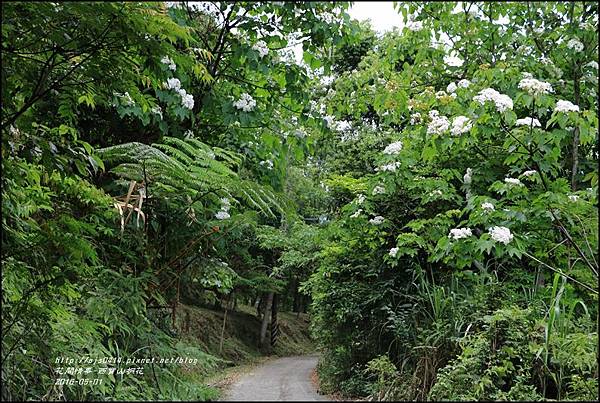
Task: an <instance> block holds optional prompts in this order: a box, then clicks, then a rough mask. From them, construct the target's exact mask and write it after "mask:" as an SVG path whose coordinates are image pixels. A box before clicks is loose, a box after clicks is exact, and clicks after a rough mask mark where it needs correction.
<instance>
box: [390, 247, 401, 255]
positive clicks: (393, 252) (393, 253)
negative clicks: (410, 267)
mask: <svg viewBox="0 0 600 403" xmlns="http://www.w3.org/2000/svg"><path fill="white" fill-rule="evenodd" d="M399 250H400V248H392V249H390V252H389V255H390V256H391V257H396V255H397V254H398V251H399Z"/></svg>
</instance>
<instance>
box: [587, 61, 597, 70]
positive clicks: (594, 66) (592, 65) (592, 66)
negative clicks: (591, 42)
mask: <svg viewBox="0 0 600 403" xmlns="http://www.w3.org/2000/svg"><path fill="white" fill-rule="evenodd" d="M584 67H589V68H590V69H595V70H598V62H597V61H595V60H592V61H591V62H589V63H587V64H586V65H585V66H584Z"/></svg>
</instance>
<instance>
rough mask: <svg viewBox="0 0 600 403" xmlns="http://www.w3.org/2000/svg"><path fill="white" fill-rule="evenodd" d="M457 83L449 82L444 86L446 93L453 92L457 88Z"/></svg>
mask: <svg viewBox="0 0 600 403" xmlns="http://www.w3.org/2000/svg"><path fill="white" fill-rule="evenodd" d="M457 88H458V87H457V85H456V83H454V82H452V83H450V84H448V86H447V87H446V91H448V93H450V94H453V93H454V92H456V89H457Z"/></svg>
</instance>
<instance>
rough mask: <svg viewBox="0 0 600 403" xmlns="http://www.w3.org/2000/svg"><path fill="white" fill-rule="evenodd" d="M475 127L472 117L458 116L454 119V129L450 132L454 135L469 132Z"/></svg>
mask: <svg viewBox="0 0 600 403" xmlns="http://www.w3.org/2000/svg"><path fill="white" fill-rule="evenodd" d="M472 127H473V123H472V122H471V119H469V118H468V117H466V116H457V117H455V118H454V119H453V120H452V129H451V130H450V133H451V134H452V135H453V136H458V135H461V134H463V133H466V132H468V131H469V130H471V128H472Z"/></svg>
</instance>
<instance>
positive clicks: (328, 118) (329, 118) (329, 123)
mask: <svg viewBox="0 0 600 403" xmlns="http://www.w3.org/2000/svg"><path fill="white" fill-rule="evenodd" d="M323 120H325V124H326V125H327V127H328V128H330V129H333V128H334V127H335V126H334V117H333V116H331V115H327V116H324V117H323Z"/></svg>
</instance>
